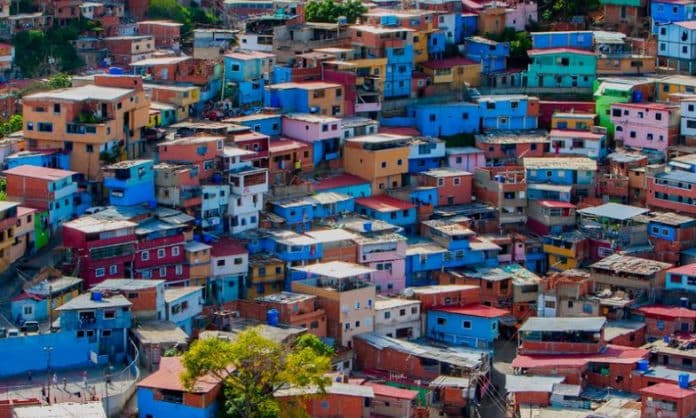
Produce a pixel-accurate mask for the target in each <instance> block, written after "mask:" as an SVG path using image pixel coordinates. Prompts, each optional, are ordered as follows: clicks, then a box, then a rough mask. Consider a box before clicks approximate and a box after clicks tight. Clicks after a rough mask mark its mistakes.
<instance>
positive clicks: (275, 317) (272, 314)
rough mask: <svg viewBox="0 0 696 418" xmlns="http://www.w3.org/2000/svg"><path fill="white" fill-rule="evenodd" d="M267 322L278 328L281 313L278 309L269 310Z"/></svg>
mask: <svg viewBox="0 0 696 418" xmlns="http://www.w3.org/2000/svg"><path fill="white" fill-rule="evenodd" d="M266 322H268V325H270V326H272V327H277V326H278V324H279V323H280V312H278V310H277V309H269V310H268V311H266Z"/></svg>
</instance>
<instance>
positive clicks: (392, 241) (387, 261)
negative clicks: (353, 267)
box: [355, 231, 407, 295]
mask: <svg viewBox="0 0 696 418" xmlns="http://www.w3.org/2000/svg"><path fill="white" fill-rule="evenodd" d="M355 242H356V243H357V244H358V263H361V264H364V265H367V266H370V267H371V268H373V269H375V270H377V271H375V272H374V273H372V279H371V280H372V282H373V283H374V284H375V288H376V292H377V293H378V294H382V295H396V294H399V293H400V292H401V291H402V290H403V289H404V287H406V247H407V243H406V237H404V236H402V235H399V234H395V233H393V232H387V231H385V232H382V233H367V232H366V233H363V234H361V235H359V236H358V237H357V238H355Z"/></svg>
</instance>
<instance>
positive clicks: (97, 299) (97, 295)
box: [91, 292, 103, 302]
mask: <svg viewBox="0 0 696 418" xmlns="http://www.w3.org/2000/svg"><path fill="white" fill-rule="evenodd" d="M102 296H103V295H102V293H101V292H92V298H91V299H92V300H93V301H95V302H101V300H102Z"/></svg>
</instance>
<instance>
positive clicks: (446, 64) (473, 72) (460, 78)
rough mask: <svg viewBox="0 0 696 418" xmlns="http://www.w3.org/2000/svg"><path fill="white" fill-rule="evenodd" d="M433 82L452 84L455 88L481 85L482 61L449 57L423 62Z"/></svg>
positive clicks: (425, 70)
mask: <svg viewBox="0 0 696 418" xmlns="http://www.w3.org/2000/svg"><path fill="white" fill-rule="evenodd" d="M421 67H422V69H423V72H424V73H425V74H427V75H429V76H430V77H431V78H432V80H433V84H450V85H451V87H452V88H454V89H460V88H462V87H464V86H465V85H467V84H468V85H469V86H471V87H477V86H480V85H481V63H480V62H476V61H472V60H469V59H466V58H447V59H441V60H435V61H428V62H425V63H423V64H421Z"/></svg>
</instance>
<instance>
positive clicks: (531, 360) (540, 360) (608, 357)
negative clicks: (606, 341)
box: [512, 345, 650, 369]
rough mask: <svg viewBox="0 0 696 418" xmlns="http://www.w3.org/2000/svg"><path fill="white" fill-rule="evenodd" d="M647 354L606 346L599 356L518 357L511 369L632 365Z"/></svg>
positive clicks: (637, 349)
mask: <svg viewBox="0 0 696 418" xmlns="http://www.w3.org/2000/svg"><path fill="white" fill-rule="evenodd" d="M649 353H650V351H649V350H645V349H642V348H633V347H624V346H621V345H607V348H606V350H604V352H603V353H599V354H567V355H563V354H553V355H542V354H534V355H518V356H517V357H515V359H514V360H513V361H512V367H514V368H517V367H519V368H523V369H527V368H534V367H583V366H585V365H586V364H587V363H589V362H601V363H612V364H633V363H635V362H637V361H638V360H642V359H645V358H647V357H648V354H649Z"/></svg>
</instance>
